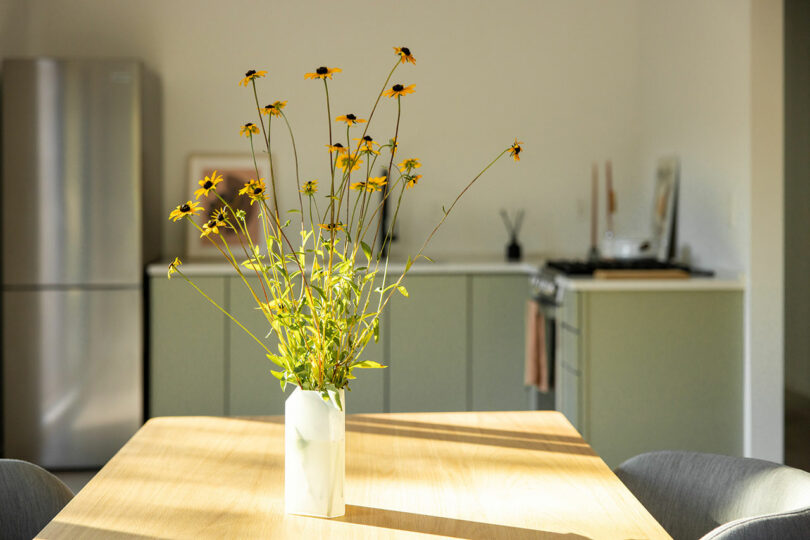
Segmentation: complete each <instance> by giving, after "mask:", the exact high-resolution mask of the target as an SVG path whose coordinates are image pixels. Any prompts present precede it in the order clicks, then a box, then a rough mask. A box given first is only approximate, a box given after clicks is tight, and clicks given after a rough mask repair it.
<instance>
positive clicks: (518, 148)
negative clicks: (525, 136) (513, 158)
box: [514, 146, 521, 154]
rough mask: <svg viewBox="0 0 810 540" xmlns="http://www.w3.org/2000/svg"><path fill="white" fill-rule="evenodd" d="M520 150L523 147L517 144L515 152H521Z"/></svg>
mask: <svg viewBox="0 0 810 540" xmlns="http://www.w3.org/2000/svg"><path fill="white" fill-rule="evenodd" d="M520 150H521V148H520V147H519V146H516V147H515V148H514V152H515V153H516V154H519V153H520Z"/></svg>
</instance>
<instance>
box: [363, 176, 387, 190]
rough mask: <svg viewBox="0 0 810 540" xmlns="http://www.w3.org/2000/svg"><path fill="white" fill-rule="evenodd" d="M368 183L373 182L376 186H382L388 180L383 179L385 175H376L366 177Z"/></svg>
mask: <svg viewBox="0 0 810 540" xmlns="http://www.w3.org/2000/svg"><path fill="white" fill-rule="evenodd" d="M368 182H369V184H374V185H375V186H377V187H378V188H382V187H383V186H384V185H385V184H387V183H388V182H386V181H385V176H377V177H374V178H369V179H368Z"/></svg>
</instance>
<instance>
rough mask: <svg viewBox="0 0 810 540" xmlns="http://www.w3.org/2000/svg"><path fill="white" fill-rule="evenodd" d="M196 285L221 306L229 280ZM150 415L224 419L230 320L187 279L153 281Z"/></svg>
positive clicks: (199, 280)
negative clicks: (226, 350)
mask: <svg viewBox="0 0 810 540" xmlns="http://www.w3.org/2000/svg"><path fill="white" fill-rule="evenodd" d="M194 281H195V282H196V283H197V284H198V285H199V286H200V287H201V288H202V289H203V290H204V291H206V293H207V294H208V295H209V296H210V297H211V298H212V299H213V300H214V301H215V302H217V303H219V304H220V305H222V304H223V303H224V302H225V280H224V279H222V278H220V277H197V278H195V279H194ZM149 303H150V318H149V329H150V343H149V351H150V355H149V356H150V362H149V386H148V388H149V399H148V403H149V415H150V416H177V415H224V414H226V408H225V392H224V389H225V377H226V374H225V355H224V354H223V350H224V344H225V333H226V326H225V324H226V321H225V316H224V315H223V314H222V313H221V312H219V311H217V309H216V308H215V307H214V306H212V305H211V304H210V303H209V302H208V300H206V299H205V298H204V297H203V296H201V295H200V294H199V293H198V292H197V291H195V290H194V289H193V288H192V287H190V286H189V284H188V283H186V282H185V281H184V280H183V279H180V278H175V279H172V280H167V279H166V275H165V274H163V276H162V277H160V278H155V279H152V280H150V290H149Z"/></svg>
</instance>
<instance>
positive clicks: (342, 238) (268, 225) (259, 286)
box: [168, 47, 522, 517]
mask: <svg viewBox="0 0 810 540" xmlns="http://www.w3.org/2000/svg"><path fill="white" fill-rule="evenodd" d="M394 50H395V53H396V61H395V63H394V66H393V67H392V68H391V71H390V72H389V73H388V76H387V77H386V79H385V82H384V83H383V85H382V89H381V90H380V92H379V93H378V95H377V98H376V100H375V102H374V105H373V106H372V108H371V111H370V113H369V114H368V116H367V118H361V117H359V116H357V115H356V114H354V113H347V114H343V115H339V116H336V117H335V118H334V122H333V116H332V108H331V105H332V104H331V102H330V98H329V81H332V80H333V76H334V75H336V74H338V73H340V72H341V70H340V69H339V68H336V67H332V68H329V67H325V66H324V67H319V68H317V69H316V70H314V71H313V72H311V73H307V74H306V75H305V78H307V79H312V80H315V81H318V80H320V81H322V83H323V87H324V93H325V101H326V115H327V124H328V134H329V140H328V144H326V145H325V149H324V156H325V157H328V161H329V166H328V168H324V172H325V174H327V175H328V176H327V177H326V180H325V181H319V180H317V179H307V180H305V181H302V179H301V178H300V176H299V156H298V150H297V148H296V144H295V137H294V134H293V129H292V126H291V124H290V122H289V120H288V118H287V115H286V114H285V108H286V106H287V101H280V100H279V101H274V102H271V103H270V104H267V105H264V106H262V105H261V101H260V100H259V93H258V89H257V81H259V79H262V78H264V77H265V76H266V75H267V72H266V71H256V70H250V71H248V72H247V73H245V76H244V78H242V79H241V81H240V82H239V84H240V85H241V86H245V87H247V88H250V89H251V90H252V97H253V102H254V104H255V107H256V113H257V118H256V123H254V122H248V123H246V124H244V125H242V126H241V127H240V130H239V131H240V134H241V135H242V136H244V137H246V138H247V140H248V142H249V144H250V150H251V155H252V156H253V161H254V165H256V178H254V179H251V180H250V181H249V182H247V183H246V184H245V185H244V186H243V188H242V189H241V190H240V191H239V195H240V196H242V197H247V198H249V199H250V204H251V205H253V204H256V205H258V210H259V212H258V215H259V225H260V226H259V228H260V238H255V237H253V236H251V234H250V232H249V230H248V226H247V222H246V216H245V212H244V211H243V210H239V209H235V208H234V207H233V206H232V205H231V204H230V203H229V202H228V201H227V200H225V199H224V198H223V197H222V196H221V195H220V194H218V193H217V191H216V186H217V184H219V183H220V182H222V176H221V175H218V174H217V172H216V171H214V172H213V173H212V174H211V175H210V176H206V177H205V178H203V179H201V180H200V181H199V185H200V188H199V189H197V190H196V191H195V192H194V200H189V201H187V202H186V203H184V204H180V205H178V206H177V207H176V208H175V209H174V210H173V211H172V212H171V214H170V216H169V217H170V219H172V220H173V221H179V220H184V221H188V222H189V223H190V225H191V226H193V227H195V228H196V229H198V231H199V233H200V236H201V237H204V238H207V239H208V240H210V241H211V243H212V244H213V245H215V246H216V247H217V249H218V250H219V251H220V252H221V254H222V256H223V257H224V258H225V260H226V261H227V262H228V263H229V264H230V265H231V266H232V267H233V269H234V270H235V271H236V273H237V275H238V276H239V278H240V279H241V281H242V283H243V284H244V286H245V287H247V289H248V291H249V292H250V295H251V296H252V297H253V300H254V301H255V303H256V307H257V309H258V310H259V311H260V312H261V313H262V315H263V316H264V318H265V319H266V321H267V327H268V331H269V332H268V335H270V333H274V334H275V335H276V337H277V339H278V346H277V348H276V349H275V350H271V349H270V347H269V346H268V344H267V343H266V342H265V340H264V339H262V337H261V336H256V335H254V334H253V333H252V332H250V331H249V330H248V329H247V328H246V327H245V326H244V325H243V324H242V323H241V322H240V321H239V320H237V319H236V318H235V317H234V316H233V315H231V314H230V313H229V312H228V311H227V310H225V309H224V308H223V307H222V306H220V305H219V304H217V303H216V302H215V301H214V300H213V299H212V298H211V297H210V296H208V295H207V294H206V293H205V292H204V291H203V290H202V289H200V288H199V287H198V286H197V285H196V284H195V283H194V282H193V281H192V280H191V279H190V278H189V277H188V276H186V275H185V274H184V273H183V271H182V270H181V269H180V266H181V261H180V259H179V258H175V259H174V261H173V262H172V263H171V264H170V265H169V270H168V276H169V278H171V277H172V276H173V275H174V274H177V275H179V276H180V277H182V278H183V279H185V280H186V281H187V282H189V283H190V284H191V286H192V287H194V288H195V289H197V290H198V291H199V292H200V293H201V294H202V295H203V296H205V298H206V299H208V301H209V302H210V303H211V304H213V305H214V306H215V307H216V308H217V309H219V310H220V311H222V312H223V313H224V314H225V315H226V316H228V317H229V318H230V319H231V320H232V321H233V322H234V323H235V324H237V325H238V326H239V327H241V328H242V329H243V330H244V331H245V332H246V333H247V334H248V335H249V336H250V337H251V338H253V339H254V340H255V341H256V343H257V344H258V346H259V347H261V348H262V349H263V350H264V353H265V355H266V357H267V359H268V360H270V362H272V363H273V364H274V365H275V368H274V369H272V370H271V373H272V375H273V376H274V377H276V378H277V379H278V380H279V382H280V384H281V388H282V390H283V389H284V388H285V387H286V386H287V385H289V384H292V385H295V387H296V389H295V391H294V392H293V394H292V395H291V396H290V397H289V398H288V400H287V403H286V406H285V415H286V425H287V432H286V467H287V476H286V486H287V490H286V494H285V500H286V504H287V511H288V512H290V513H300V514H309V515H321V516H327V517H333V516H337V515H342V513H343V497H342V484H343V482H342V478H343V469H344V466H343V460H344V456H343V452H344V450H343V447H344V446H343V410H344V398H345V394H344V389H345V390H348V389H349V386H350V384H351V380H352V379H354V378H355V374H356V372H355V370H357V369H375V368H382V367H384V366H383V365H381V364H380V363H379V362H377V361H375V360H371V359H362V353H363V350H364V348H365V347H366V345H367V344H368V343H369V341H370V340H372V339H374V340H375V341H376V340H377V339H378V338H379V325H380V315H381V314H382V312H383V310H384V309H385V307H386V305H387V304H388V302H389V301H390V300H391V297H392V296H393V295H394V294H401V295H403V296H406V297H407V296H408V291H407V289H406V288H405V286H404V285H403V280H404V278H405V276H406V275H407V274H408V272H409V270H410V269H411V267H412V265H413V263H414V262H415V261H417V260H419V259H420V258H424V259H427V260H429V259H428V257H427V256H426V255H424V253H423V251H424V249H425V248H426V247H427V245H428V244H429V242H430V240H431V239H432V238H433V236H434V235H435V234H436V231H438V229H439V228H440V227H441V226H442V224H443V223H444V221H445V220H446V219H447V217H448V216H449V215H450V213H451V212H452V210H453V208H454V207H455V205H456V203H458V201H459V199H460V198H461V197H462V196H463V195H464V193H465V192H466V191H467V190H468V189H469V188H470V187H471V186H472V185H473V184H474V183H475V182H476V180H478V178H479V177H480V176H481V175H482V174H483V173H484V172H485V171H486V170H487V169H489V168H490V167H491V166H492V165H493V164H494V163H495V162H496V161H498V160H499V159H500V158H501V157H503V156H504V155H506V154H509V155H510V156H511V157H512V158H513V159H514V160H515V161H518V160H519V159H520V152H521V144H522V143H521V142H519V141H518V140H517V139H515V141H514V143H512V144H511V145H509V146H507V147H506V148H505V149H503V150H502V151H500V153H498V154H497V156H496V157H495V158H494V159H493V160H492V161H491V162H489V164H487V165H486V166H485V167H484V168H483V169H482V170H481V171H480V172H479V173H478V174H477V175H475V176H474V177H473V178H472V180H470V181H469V183H468V184H467V185H466V186H465V187H464V188H463V189H462V190H461V192H460V193H459V194H458V196H457V197H456V198H455V200H453V201H452V203H451V204H450V205H449V207H447V208H446V209H445V208H444V207H443V208H442V210H443V215H442V217H441V219H440V220H439V221H438V223H437V224H436V226H435V228H434V229H433V230H432V232H431V233H430V234H429V235H428V236H427V238H426V239H425V241H424V243H423V245H422V247H421V248H420V249H419V251H418V252H416V253H415V254H414V255H412V256H411V257H408V259H407V262H406V263H405V266H404V269H402V271H400V272H397V273H396V274H395V275H390V274H389V264H388V263H389V260H388V255H387V253H388V250H387V249H386V247H387V245H388V243H390V241H391V235H392V231H393V230H394V227H395V226H396V223H397V218H398V215H399V209H400V206H401V205H402V204H403V201H404V199H405V198H406V197H407V193H408V191H409V190H411V189H413V188H414V187H415V186H417V184H418V183H419V182H420V180H421V178H422V175H421V174H418V172H417V171H418V170H419V169H420V168H421V166H422V164H421V162H420V160H419V159H418V158H415V157H411V156H407V157H405V158H403V157H400V156H399V152H400V148H399V147H400V140H399V126H400V119H401V114H402V101H403V98H407V96H408V95H409V94H412V93H413V92H414V90H415V88H414V87H415V85H413V84H410V85H405V84H401V83H397V84H393V85H390V86H389V84H390V82H391V79H392V78H393V76H394V74H395V73H396V71H397V69H398V68H399V67H400V66H402V65H403V64H409V63H410V64H415V63H416V60H415V59H414V56H413V54H412V53H411V51H410V50H409V49H408V48H407V47H395V48H394ZM383 98H386V101H388V100H393V101H394V102H395V104H396V108H397V116H396V123H395V124H394V125H393V126H391V129H392V133H391V136H390V137H388V138H387V139H383V140H382V142H378V140H377V139H374V138H372V136H371V135H370V134H369V127H370V126H371V123H372V121H373V119H374V113H375V111H376V110H377V107H378V106H379V105H380V104H381V101H382V100H383ZM335 123H337V124H335ZM279 124H281V125H280V126H279V127H278V128H276V131H279V130H280V131H281V135H282V136H289V138H290V141H291V145H292V150H293V154H294V155H293V158H294V161H295V182H296V186H297V190H298V194H297V195H298V203H299V204H298V207H297V208H293V209H289V210H287V211H284V212H282V209H280V208H279V204H278V198H277V195H276V186H277V185H279V184H280V183H281V182H282V181H284V182H291V181H292V179H281V178H277V175H276V173H275V171H274V170H273V159H272V153H273V145H272V143H273V140H274V137H276V136H278V135H277V134H276V131H274V130H273V128H274V127H275V126H278V125H279ZM338 127H339V128H341V129H340V131H338ZM342 128H345V131H344V130H343V129H342ZM262 154H263V155H262ZM259 159H267V160H268V163H269V178H260V177H259V173H258V171H259V168H258V161H257V160H259ZM380 165H382V166H383V167H384V168H385V171H386V174H385V175H382V176H373V175H372V171H373V170H375V167H379V166H380ZM203 197H205V198H208V197H216V198H217V199H218V204H217V206H219V207H218V208H216V209H215V210H214V211H213V213H212V214H211V215H210V216H202V219H199V218H198V214H200V213H201V212H202V206H201V205H200V204H199V203H198V202H197V201H198V200H199V199H200V198H203ZM392 201H395V203H394V204H393V205H392V208H393V218H392V219H391V221H390V223H388V224H386V226H385V228H384V229H383V226H382V224H383V223H384V221H383V219H382V216H383V206H384V205H385V204H386V202H388V203H389V204H390V202H392ZM224 229H230V230H231V231H233V233H235V234H234V235H233V236H235V237H236V242H234V241H233V240H231V242H230V243H229V242H227V241H226V240H225V237H224V236H222V235H221V234H220V233H221V232H222V231H223V230H224ZM233 236H232V237H233ZM378 243H379V248H377V246H378ZM375 248H377V249H375ZM249 276H250V277H255V278H257V279H256V280H253V281H252V280H249V279H248V277H249Z"/></svg>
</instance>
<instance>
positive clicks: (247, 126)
mask: <svg viewBox="0 0 810 540" xmlns="http://www.w3.org/2000/svg"><path fill="white" fill-rule="evenodd" d="M245 127H246V128H249V127H253V122H248V123H247V124H245Z"/></svg>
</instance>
